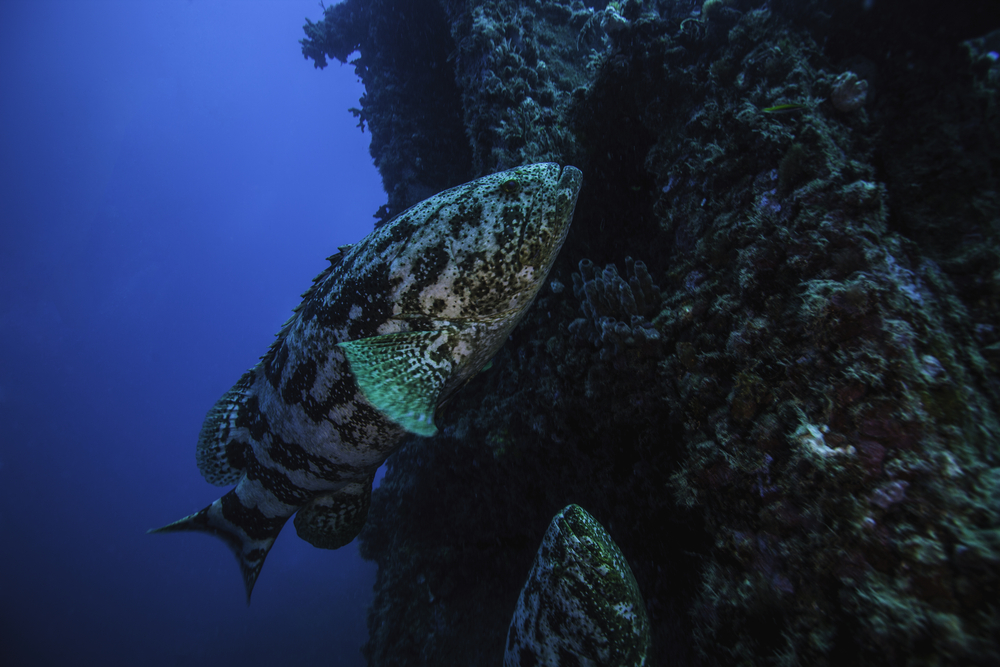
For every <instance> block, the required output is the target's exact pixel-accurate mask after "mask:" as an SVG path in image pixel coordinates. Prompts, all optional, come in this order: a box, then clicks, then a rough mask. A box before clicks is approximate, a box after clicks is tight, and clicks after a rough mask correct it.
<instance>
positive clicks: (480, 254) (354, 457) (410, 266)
mask: <svg viewBox="0 0 1000 667" xmlns="http://www.w3.org/2000/svg"><path fill="white" fill-rule="evenodd" d="M581 180H582V174H581V173H580V171H579V170H578V169H576V168H574V167H569V166H566V167H561V166H560V165H558V164H552V163H548V164H535V165H528V166H524V167H518V168H516V169H511V170H509V171H505V172H501V173H497V174H492V175H490V176H485V177H483V178H480V179H478V180H475V181H472V182H470V183H466V184H465V185H460V186H458V187H455V188H452V189H450V190H446V191H444V192H442V193H440V194H438V195H435V196H433V197H431V198H429V199H427V200H425V201H423V202H420V203H419V204H416V205H415V206H413V207H411V208H409V209H407V210H406V211H404V212H403V213H401V214H399V215H398V216H397V217H396V218H394V219H393V220H391V221H390V222H389V223H387V224H386V225H384V226H382V227H380V228H379V229H377V230H376V231H374V232H372V234H370V235H369V236H367V237H366V238H365V239H363V240H362V241H361V242H359V243H358V244H356V245H353V246H349V247H345V248H342V249H341V250H340V252H338V253H337V254H336V255H334V256H333V257H331V258H330V266H329V267H328V268H327V269H326V270H325V271H324V272H323V273H322V274H320V275H319V276H318V277H317V278H316V279H315V280H314V281H313V286H312V287H311V288H310V289H309V290H308V291H307V292H306V293H305V294H304V295H303V300H302V302H301V303H300V304H299V306H297V307H296V308H295V311H294V314H293V315H292V317H291V318H290V319H289V320H288V321H287V322H286V323H285V324H284V326H283V327H282V328H281V331H280V332H279V333H278V335H277V339H276V340H275V341H274V343H273V344H272V345H271V347H270V349H269V350H268V351H267V353H266V354H265V355H264V356H263V357H262V358H261V361H260V362H259V363H258V364H257V365H256V366H254V367H253V368H251V369H250V370H249V371H247V372H246V373H244V375H243V376H242V377H241V378H240V379H239V381H238V382H237V383H236V384H235V385H234V386H233V388H232V389H230V391H229V392H227V393H226V394H225V395H224V396H223V397H222V398H221V399H220V400H219V401H218V402H217V403H216V405H215V406H214V407H213V408H212V409H211V411H209V413H208V416H207V417H206V419H205V422H204V424H203V426H202V430H201V435H200V436H199V439H198V447H197V459H198V467H199V469H200V471H201V473H202V474H203V475H204V477H205V478H206V479H207V480H208V481H209V482H211V483H213V484H216V485H220V486H224V485H229V484H235V485H236V486H235V488H233V489H232V490H231V491H229V492H228V493H226V494H225V495H223V496H222V497H221V498H219V499H218V500H216V501H215V502H214V503H212V504H211V505H209V506H208V507H206V508H205V509H203V510H201V511H199V512H197V513H195V514H192V515H190V516H187V517H185V518H183V519H181V520H179V521H176V522H174V523H171V524H169V525H167V526H164V527H163V528H159V529H156V530H155V531H151V532H175V531H188V530H194V531H201V532H206V533H210V534H213V535H216V536H218V537H220V538H221V539H223V540H224V541H225V542H226V543H227V544H228V545H229V546H230V548H231V549H232V550H233V552H234V553H235V554H236V557H237V560H238V561H239V563H240V567H241V569H242V573H243V580H244V584H245V587H246V592H247V601H248V602H249V599H250V594H251V592H252V590H253V586H254V583H255V582H256V580H257V577H258V575H259V574H260V571H261V568H262V566H263V564H264V559H265V557H266V556H267V553H268V551H269V550H270V548H271V546H272V545H273V544H274V540H275V538H277V536H278V533H279V532H280V531H281V528H282V527H283V526H284V524H285V522H286V521H287V520H288V519H289V518H290V517H291V516H292V515H293V514H294V515H295V521H294V525H295V529H296V532H297V533H298V535H299V537H301V538H302V539H304V540H306V541H308V542H310V543H311V544H313V545H315V546H317V547H321V548H326V549H336V548H338V547H341V546H343V545H345V544H347V543H349V542H350V541H351V540H353V539H354V537H355V536H356V535H357V534H358V532H360V530H361V527H362V526H363V525H364V522H365V519H366V517H367V514H368V507H369V505H370V502H371V487H372V481H373V478H374V475H375V471H376V470H377V469H378V467H379V466H380V465H381V464H382V462H384V461H385V459H386V458H387V457H388V456H389V455H390V454H392V452H393V451H395V450H396V448H397V447H398V446H399V445H400V444H401V441H402V438H403V437H404V436H405V435H406V434H407V433H415V434H418V435H424V436H427V435H433V434H434V433H435V432H436V430H437V429H436V427H435V425H434V413H435V411H436V410H437V408H438V407H440V406H441V405H442V404H443V403H444V402H445V401H446V400H447V399H448V398H449V397H450V396H451V395H452V394H453V393H454V392H455V391H456V390H457V389H459V388H460V387H461V386H462V385H463V384H465V383H466V382H467V381H468V380H469V379H471V378H472V377H473V376H474V375H475V374H476V373H478V372H479V371H480V370H481V369H483V367H484V366H486V365H487V363H488V362H489V360H490V359H491V358H492V357H493V355H494V354H496V352H497V350H498V349H499V348H500V346H501V345H502V344H503V342H504V341H505V340H506V339H507V336H508V335H509V333H510V331H511V330H512V329H513V328H514V326H515V325H516V324H517V322H518V321H519V320H520V319H521V317H522V316H523V315H524V313H525V312H526V310H527V308H528V306H529V305H530V304H531V302H532V301H533V300H534V298H535V295H536V294H537V293H538V290H539V288H540V287H541V285H542V283H543V281H544V279H545V277H546V275H547V274H548V272H549V269H550V268H551V266H552V263H553V261H554V260H555V257H556V255H557V254H558V252H559V249H560V248H561V247H562V244H563V241H564V240H565V238H566V233H567V231H568V229H569V225H570V221H571V219H572V215H573V209H574V207H575V205H576V199H577V195H578V194H579V189H580V184H581Z"/></svg>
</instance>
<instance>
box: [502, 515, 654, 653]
mask: <svg viewBox="0 0 1000 667" xmlns="http://www.w3.org/2000/svg"><path fill="white" fill-rule="evenodd" d="M649 646H650V633H649V617H648V616H647V615H646V604H645V602H643V599H642V595H641V594H640V593H639V586H638V585H637V584H636V581H635V577H633V576H632V570H631V568H629V566H628V562H627V561H626V560H625V557H624V556H623V555H622V552H621V551H620V550H619V549H618V545H617V544H615V542H614V540H612V539H611V536H610V535H608V533H607V531H605V530H604V527H603V526H601V524H600V523H598V522H597V520H596V519H594V517H592V516H591V515H590V514H589V513H587V511H586V510H584V509H583V508H582V507H580V506H579V505H569V506H568V507H565V508H563V509H562V510H561V511H559V513H558V514H556V515H555V517H553V519H552V521H551V523H549V528H548V530H546V531H545V536H544V537H543V538H542V545H541V546H540V547H539V548H538V553H537V554H535V562H534V563H532V565H531V572H529V573H528V579H527V581H526V582H525V584H524V588H522V589H521V595H520V596H519V597H518V599H517V607H516V608H515V609H514V617H513V618H512V619H511V622H510V628H509V629H508V630H507V644H506V649H505V651H504V659H503V665H504V667H643V666H644V665H645V664H646V657H647V654H648V653H649Z"/></svg>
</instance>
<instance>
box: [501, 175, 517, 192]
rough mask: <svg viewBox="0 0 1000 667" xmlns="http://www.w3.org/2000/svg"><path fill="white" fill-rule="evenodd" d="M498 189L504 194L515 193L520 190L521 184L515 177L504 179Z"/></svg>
mask: <svg viewBox="0 0 1000 667" xmlns="http://www.w3.org/2000/svg"><path fill="white" fill-rule="evenodd" d="M500 190H501V192H503V193H504V194H506V195H516V194H517V193H518V192H520V191H521V184H520V183H519V182H518V181H517V179H514V178H512V179H510V180H509V181H504V182H503V183H501V184H500Z"/></svg>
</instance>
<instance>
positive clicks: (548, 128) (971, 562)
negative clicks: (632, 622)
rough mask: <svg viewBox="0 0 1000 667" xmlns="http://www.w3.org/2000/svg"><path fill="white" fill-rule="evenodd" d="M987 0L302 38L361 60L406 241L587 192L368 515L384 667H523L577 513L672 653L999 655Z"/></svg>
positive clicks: (467, 16) (370, 19)
mask: <svg viewBox="0 0 1000 667" xmlns="http://www.w3.org/2000/svg"><path fill="white" fill-rule="evenodd" d="M990 5H991V3H987V2H973V1H966V2H959V3H952V4H951V5H948V7H947V9H945V8H944V6H943V5H941V4H940V3H936V2H930V1H929V0H913V1H911V2H905V3H903V2H891V1H879V0H876V1H875V2H865V3H862V2H860V0H858V1H855V2H848V1H846V0H845V1H843V2H837V1H834V0H812V1H805V0H773V1H771V2H762V1H760V0H706V1H705V2H704V3H701V2H697V3H695V2H683V1H672V2H668V1H665V0H661V1H659V2H656V1H652V0H647V1H646V2H642V3H640V2H636V1H635V0H626V1H625V2H620V3H619V2H611V3H608V4H606V5H605V4H604V3H600V2H598V3H587V4H584V3H582V2H579V1H577V2H572V3H570V2H564V1H560V0H548V1H544V2H543V1H541V0H523V1H522V2H515V1H514V0H498V1H488V2H459V1H458V0H440V1H439V0H410V1H403V0H396V1H392V0H346V2H344V3H342V4H339V5H335V6H332V7H329V8H327V10H326V12H325V15H324V17H323V20H321V21H318V22H316V23H312V22H310V23H309V24H308V25H307V26H306V34H307V39H305V40H303V52H304V53H305V55H306V56H307V57H311V58H313V59H314V61H315V63H316V65H317V66H323V65H325V64H326V57H327V56H329V57H333V58H337V59H340V60H342V61H344V60H346V59H347V58H348V57H350V54H352V53H353V52H355V51H357V52H358V53H360V57H358V58H357V59H356V60H354V61H353V62H354V64H355V66H356V68H357V70H358V73H359V74H360V76H361V77H362V79H363V80H364V83H365V85H366V89H367V93H366V96H365V97H364V98H363V99H362V105H361V108H360V109H359V110H355V112H356V113H357V114H358V115H359V117H360V120H361V123H362V125H367V127H368V128H370V130H371V132H372V154H373V156H374V158H375V161H376V164H377V166H378V168H379V170H380V172H381V174H382V176H383V179H384V182H385V186H386V190H387V191H388V192H389V202H388V204H387V207H386V208H385V209H384V210H383V211H382V214H383V217H385V215H391V214H394V213H396V212H398V211H400V210H402V208H404V207H405V206H407V205H409V204H411V203H413V202H415V201H418V200H419V199H421V198H422V197H423V196H425V195H426V194H427V193H429V192H436V191H438V190H441V189H442V188H445V187H448V186H450V185H454V184H456V183H459V182H462V181H465V180H468V179H470V178H473V177H475V176H478V175H480V174H483V173H487V172H490V171H494V170H497V169H503V168H507V167H511V166H514V165H518V164H524V163H529V162H537V161H543V160H556V161H560V162H563V163H568V164H573V165H575V166H577V167H579V168H581V169H582V170H583V172H584V187H583V191H582V193H581V196H580V200H579V204H578V206H577V213H576V219H575V222H574V227H573V230H572V231H571V233H570V237H569V239H568V241H567V243H566V245H565V247H564V249H563V252H562V255H561V257H560V259H559V261H558V262H557V264H556V266H555V268H554V270H553V272H552V276H551V278H552V280H551V285H550V286H549V288H547V289H546V290H544V291H543V293H542V294H541V295H540V297H539V299H538V302H537V303H536V305H535V306H534V308H533V309H532V311H531V312H530V313H529V314H528V315H527V317H526V318H525V320H524V321H523V322H522V324H521V325H520V327H519V328H518V329H517V330H516V331H515V333H514V335H513V336H512V339H511V340H510V341H509V342H508V344H507V345H506V346H505V347H504V348H503V350H502V351H501V353H500V354H499V356H498V357H497V359H496V360H495V363H494V365H493V368H492V369H491V370H489V371H487V372H485V373H483V374H481V375H480V376H479V377H478V378H476V379H475V380H474V381H473V382H472V383H470V385H469V387H468V390H467V391H466V392H464V393H463V394H462V395H461V396H460V397H459V398H457V399H456V400H455V401H454V403H452V404H451V405H449V406H448V408H447V410H446V412H445V413H444V414H443V415H441V418H440V419H439V421H438V423H439V425H440V426H441V427H442V428H441V430H442V432H441V433H440V434H439V435H437V436H435V437H434V438H431V439H419V438H414V439H413V440H412V441H410V442H409V443H408V444H407V445H406V446H405V447H404V448H403V449H402V450H401V451H400V452H399V453H398V454H396V455H395V456H394V457H393V458H392V459H391V460H390V466H391V467H390V470H389V472H388V473H387V475H386V477H385V480H384V481H383V482H382V485H381V487H380V488H379V489H378V490H377V491H376V493H375V496H374V500H373V504H372V508H371V513H370V516H369V520H368V524H367V526H366V528H365V530H364V532H363V533H362V536H361V539H362V549H363V553H364V554H365V555H366V557H368V558H371V559H372V560H374V561H376V562H377V563H378V566H379V571H378V580H377V584H376V594H375V601H374V604H373V607H372V609H371V612H370V617H369V630H370V638H369V642H368V644H367V646H366V649H365V651H366V654H367V657H368V660H369V664H370V665H373V666H378V667H382V666H389V665H417V664H423V665H499V664H500V662H501V659H502V655H503V646H504V637H505V632H506V627H507V624H508V622H509V620H510V616H511V612H512V610H513V608H514V605H515V602H516V600H517V596H518V592H519V589H520V586H521V584H522V583H523V581H524V577H525V576H526V573H527V571H528V569H529V567H530V565H531V562H532V558H533V556H534V553H535V550H536V548H537V547H538V544H539V541H540V539H541V536H542V534H543V532H544V531H545V527H546V525H547V523H548V521H549V519H550V518H551V517H552V515H553V514H554V513H555V512H556V511H557V510H558V509H560V508H561V507H564V506H566V505H567V504H570V503H576V504H579V505H580V506H582V507H584V508H586V509H587V511H589V512H590V513H591V514H593V515H594V517H595V518H596V519H597V520H598V521H599V522H600V523H602V524H603V525H604V526H605V527H606V528H607V530H608V532H609V533H610V534H611V536H612V537H613V539H614V540H615V541H616V542H617V543H618V545H619V546H620V548H621V551H622V553H623V554H624V556H625V557H626V558H627V559H628V561H629V564H630V565H631V568H632V570H633V572H634V573H635V578H636V580H637V582H638V585H639V589H640V590H641V593H642V595H643V596H644V597H645V600H646V603H647V606H648V613H649V618H650V623H651V630H652V635H653V654H652V655H651V656H650V659H651V662H650V664H654V665H667V664H671V665H678V664H692V665H693V664H706V665H711V664H718V665H735V664H747V665H748V664H761V665H763V664H780V665H795V664H803V665H833V664H855V665H861V664H873V665H874V664H879V665H883V664H885V665H904V664H905V665H939V664H997V662H998V661H1000V648H998V639H997V638H998V637H1000V611H998V604H1000V583H998V581H1000V578H998V575H1000V420H998V414H1000V64H998V59H1000V57H998V55H997V53H998V52H1000V33H997V32H992V33H991V32H990V31H995V30H997V28H998V25H997V22H996V14H995V13H991V12H990ZM991 21H992V23H991ZM630 258H635V260H632V259H630ZM584 260H585V261H584ZM599 267H610V268H599ZM614 267H617V268H614Z"/></svg>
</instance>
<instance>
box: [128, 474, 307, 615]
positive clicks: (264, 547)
mask: <svg viewBox="0 0 1000 667" xmlns="http://www.w3.org/2000/svg"><path fill="white" fill-rule="evenodd" d="M236 491H237V489H233V490H232V491H230V492H229V493H227V494H226V495H224V496H222V497H221V498H219V499H218V500H216V501H215V502H214V503H212V504H211V505H209V506H208V507H206V508H205V509H203V510H201V511H200V512H196V513H194V514H191V515H189V516H186V517H184V518H183V519H180V520H178V521H174V522H173V523H170V524H167V525H166V526H163V527H162V528H154V529H152V530H149V531H147V532H150V533H179V532H187V531H194V532H201V533H208V534H210V535H215V536H216V537H218V538H220V539H221V540H222V541H223V542H225V543H226V544H227V545H229V548H230V549H232V551H233V553H234V554H236V560H237V561H238V562H239V564H240V570H241V571H242V573H243V584H244V586H245V587H246V591H247V604H248V605H249V604H250V594H251V593H252V592H253V587H254V584H255V583H256V582H257V576H258V575H259V574H260V570H261V568H263V567H264V559H265V558H266V557H267V553H268V552H269V551H270V550H271V546H272V545H273V544H274V540H275V539H277V537H278V533H280V532H281V528H282V526H284V525H285V521H287V520H288V517H282V516H278V517H268V516H266V515H265V514H263V513H262V512H261V511H260V510H258V509H257V508H256V507H246V506H245V505H244V504H243V503H242V502H241V501H240V497H239V495H237V493H236Z"/></svg>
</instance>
